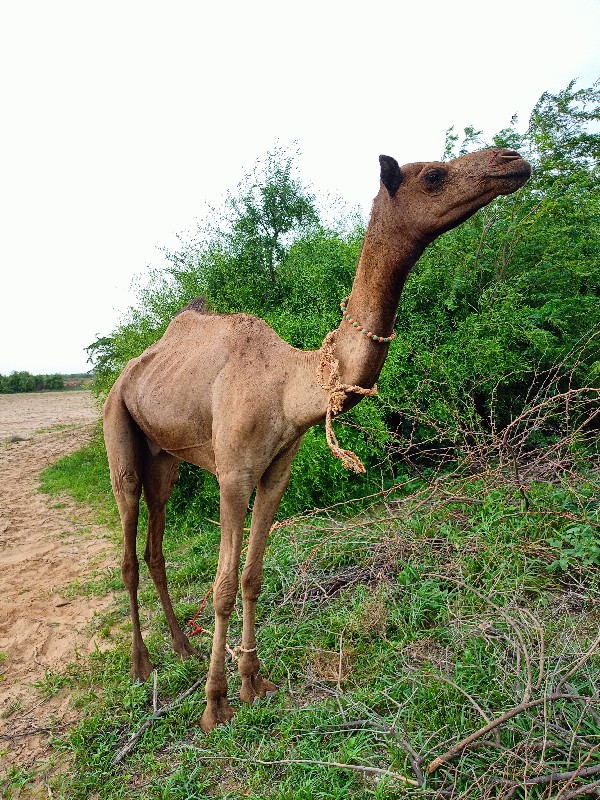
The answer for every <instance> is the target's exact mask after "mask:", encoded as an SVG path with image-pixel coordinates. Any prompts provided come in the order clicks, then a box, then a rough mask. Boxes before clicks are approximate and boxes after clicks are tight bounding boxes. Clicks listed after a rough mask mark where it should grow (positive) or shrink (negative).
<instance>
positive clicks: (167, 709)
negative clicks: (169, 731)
mask: <svg viewBox="0 0 600 800" xmlns="http://www.w3.org/2000/svg"><path fill="white" fill-rule="evenodd" d="M203 683H204V678H201V679H200V680H198V681H196V683H194V684H193V685H192V686H190V688H189V689H186V690H185V692H183V694H180V695H179V696H178V697H176V698H175V700H173V702H172V703H169V705H167V706H163V708H161V709H160V710H159V711H155V712H154V713H153V714H152V716H151V717H149V718H148V719H147V720H146V721H145V722H144V723H143V724H142V726H141V727H140V729H139V730H138V731H137V733H134V734H133V736H132V737H131V739H130V740H129V741H128V742H127V744H126V745H125V746H124V747H122V748H121V749H120V750H119V752H118V753H117V754H116V756H115V757H114V758H113V760H112V765H113V766H115V764H119V763H120V762H121V761H122V760H123V759H124V758H125V756H126V755H127V753H129V752H130V751H131V750H133V748H134V747H135V745H136V743H137V742H138V741H139V740H140V739H141V737H142V736H143V735H144V733H145V732H146V731H147V730H148V728H150V727H151V726H152V723H153V722H154V721H155V720H157V719H160V717H164V716H165V714H168V713H169V712H170V711H172V710H173V709H174V708H175V707H176V706H178V705H179V704H180V703H182V702H183V701H184V700H185V699H186V698H188V697H189V696H190V695H191V694H193V693H194V692H195V691H196V689H198V688H199V687H200V686H201V685H202V684H203Z"/></svg>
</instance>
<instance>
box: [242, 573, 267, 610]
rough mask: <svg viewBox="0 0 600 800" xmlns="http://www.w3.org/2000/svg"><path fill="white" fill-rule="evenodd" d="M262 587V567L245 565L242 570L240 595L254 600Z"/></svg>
mask: <svg viewBox="0 0 600 800" xmlns="http://www.w3.org/2000/svg"><path fill="white" fill-rule="evenodd" d="M261 589H262V568H261V567H250V568H248V567H245V568H244V571H243V572H242V596H243V597H244V599H245V600H250V601H252V602H256V601H257V600H258V598H259V596H260V592H261Z"/></svg>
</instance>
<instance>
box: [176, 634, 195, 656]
mask: <svg viewBox="0 0 600 800" xmlns="http://www.w3.org/2000/svg"><path fill="white" fill-rule="evenodd" d="M173 650H175V652H176V653H177V654H178V655H179V656H181V658H190V657H191V656H197V655H198V650H196V648H195V647H192V645H191V644H190V643H189V641H188V638H187V636H182V637H181V639H173Z"/></svg>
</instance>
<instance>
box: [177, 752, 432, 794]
mask: <svg viewBox="0 0 600 800" xmlns="http://www.w3.org/2000/svg"><path fill="white" fill-rule="evenodd" d="M182 747H184V748H185V749H186V750H194V751H195V752H196V753H205V752H206V751H204V750H200V748H198V747H194V745H191V744H184V745H182ZM196 759H197V760H198V761H242V762H245V763H248V762H251V763H252V764H260V765H261V766H264V767H278V766H281V765H283V764H308V765H311V766H315V767H336V768H337V769H349V770H352V771H353V772H362V773H363V774H364V775H378V776H379V777H382V778H383V777H386V778H394V780H397V781H400V782H401V783H404V784H406V785H407V786H418V785H419V784H418V783H417V781H413V780H412V779H411V778H407V777H406V776H405V775H400V773H398V772H392V771H391V770H389V769H381V768H380V767H366V766H361V765H360V764H342V763H341V762H339V761H317V760H314V759H312V758H282V759H277V760H274V761H263V760H262V759H260V758H252V757H251V756H249V757H248V758H242V757H241V756H213V755H197V756H196Z"/></svg>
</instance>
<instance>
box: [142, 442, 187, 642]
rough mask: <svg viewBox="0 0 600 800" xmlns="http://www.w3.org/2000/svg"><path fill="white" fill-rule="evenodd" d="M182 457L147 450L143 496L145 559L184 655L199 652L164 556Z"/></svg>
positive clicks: (175, 640) (166, 616) (172, 639)
mask: <svg viewBox="0 0 600 800" xmlns="http://www.w3.org/2000/svg"><path fill="white" fill-rule="evenodd" d="M178 465H179V459H177V458H175V456H172V455H169V453H165V451H164V450H161V451H160V452H159V453H158V454H157V455H151V454H150V452H147V453H146V455H145V457H144V472H143V476H142V480H143V484H144V497H145V499H146V505H147V506H148V538H147V539H146V551H145V553H144V559H145V561H146V564H148V569H149V570H150V574H151V575H152V580H153V581H154V585H155V586H156V591H157V592H158V596H159V597H160V602H161V603H162V607H163V611H164V614H165V618H166V620H167V625H168V626H169V631H170V632H171V641H172V642H173V649H174V650H175V652H176V653H179V655H180V656H182V657H183V658H185V657H187V656H190V655H192V654H194V653H195V652H196V651H195V650H194V648H193V647H192V646H191V644H190V643H189V641H188V639H187V636H186V635H185V634H184V633H183V631H182V630H181V628H180V627H179V624H178V622H177V620H176V619H175V614H174V613H173V605H172V603H171V598H170V597H169V590H168V588H167V575H166V572H165V558H164V556H163V550H162V542H163V534H164V531H165V521H166V513H165V506H166V504H167V501H168V499H169V497H170V496H171V492H172V490H173V486H174V485H175V481H176V480H177V475H178V469H177V468H178Z"/></svg>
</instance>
